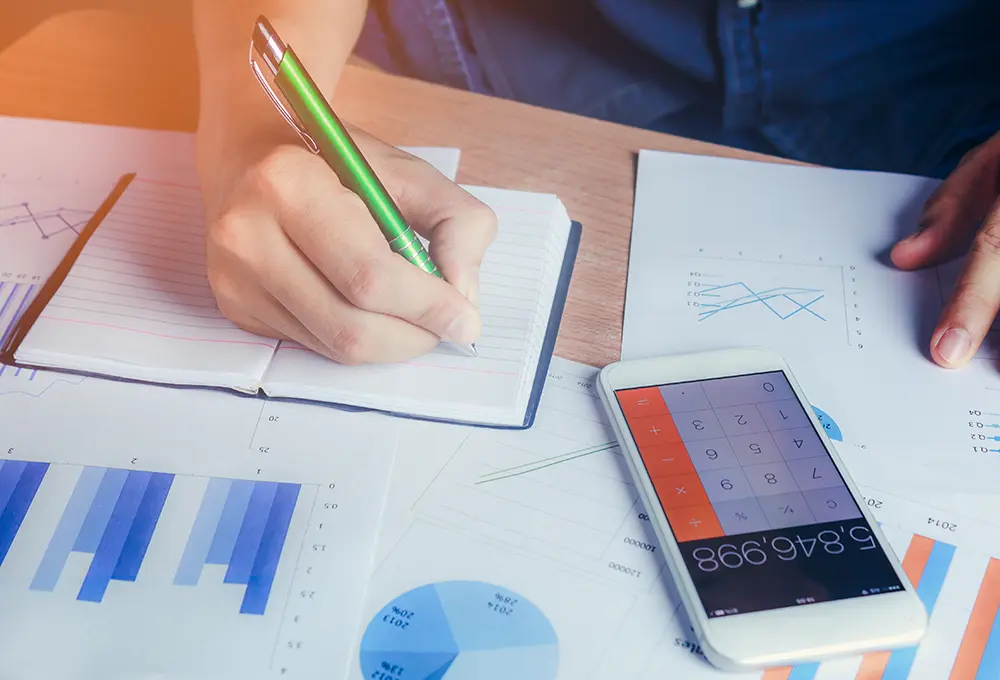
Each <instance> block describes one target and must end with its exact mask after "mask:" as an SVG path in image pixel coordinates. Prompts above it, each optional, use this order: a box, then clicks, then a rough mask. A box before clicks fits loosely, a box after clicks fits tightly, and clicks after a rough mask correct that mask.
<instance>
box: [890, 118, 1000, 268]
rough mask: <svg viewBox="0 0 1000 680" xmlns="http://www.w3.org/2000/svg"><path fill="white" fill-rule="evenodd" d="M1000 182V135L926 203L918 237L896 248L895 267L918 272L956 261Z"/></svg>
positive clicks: (973, 154) (974, 153) (965, 162)
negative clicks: (948, 261) (921, 269)
mask: <svg viewBox="0 0 1000 680" xmlns="http://www.w3.org/2000/svg"><path fill="white" fill-rule="evenodd" d="M998 179H1000V134H997V135H994V136H993V137H992V138H991V139H989V140H988V141H987V142H985V143H984V144H981V145H980V146H978V147H976V148H975V149H973V150H972V151H970V152H969V153H968V154H966V155H965V157H964V158H962V161H961V162H960V163H959V164H958V166H957V167H956V168H955V170H954V171H953V172H952V173H951V175H949V176H948V178H947V179H946V180H945V181H944V183H943V184H941V186H939V187H938V189H937V190H936V191H935V192H934V193H933V194H931V196H930V198H928V199H927V202H926V203H925V204H924V209H923V212H922V214H921V216H920V224H919V228H918V230H917V231H916V233H914V234H912V235H910V236H907V237H906V238H904V239H902V240H901V241H899V242H898V243H897V244H896V245H895V246H894V247H893V249H892V253H891V257H892V261H893V264H895V265H896V266H897V267H899V268H900V269H919V268H921V267H926V266H929V265H933V264H938V263H940V262H943V261H946V260H948V259H951V258H953V257H955V256H957V255H959V254H961V253H963V252H965V251H966V250H968V248H969V244H970V242H971V240H972V238H973V237H974V236H975V233H976V231H977V230H978V228H979V225H980V223H981V222H982V221H983V220H984V219H985V218H986V214H987V212H988V211H989V209H990V206H992V205H993V202H994V200H996V196H997V182H998Z"/></svg>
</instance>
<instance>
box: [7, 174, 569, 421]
mask: <svg viewBox="0 0 1000 680" xmlns="http://www.w3.org/2000/svg"><path fill="white" fill-rule="evenodd" d="M465 188H466V190H467V191H469V192H470V193H471V194H473V195H474V196H476V197H477V198H479V199H480V200H481V201H483V202H484V203H486V204H487V205H489V206H490V207H491V208H492V209H493V210H494V212H495V213H496V215H497V219H498V224H499V229H498V234H497V237H496V238H495V240H494V241H493V243H492V244H491V246H490V247H489V249H488V251H487V253H486V255H485V257H484V259H483V263H482V266H481V270H480V297H479V309H480V313H481V316H482V322H483V332H482V335H481V336H480V339H479V340H478V341H477V342H476V346H477V349H478V351H479V356H478V357H470V356H466V355H464V354H462V353H461V352H460V351H458V350H456V349H454V348H452V347H451V345H449V344H448V343H441V344H439V345H438V347H436V348H435V349H434V350H433V351H431V352H429V353H428V354H426V355H424V356H421V357H419V358H417V359H414V360H412V361H407V362H401V363H396V364H390V365H363V366H345V365H343V364H338V363H336V362H333V361H331V360H329V359H327V358H325V357H323V356H321V355H319V354H316V353H314V352H312V351H311V350H309V349H307V348H305V347H303V346H301V345H298V344H297V343H294V342H287V341H277V340H274V339H271V338H266V337H261V336H258V335H255V334H253V333H249V332H247V331H244V330H243V329H241V328H239V327H237V326H236V325H235V324H233V323H232V322H230V321H229V320H228V319H226V318H225V317H224V316H223V315H222V313H221V312H220V311H219V309H218V307H217V306H216V302H215V298H214V296H213V294H212V290H211V288H210V286H209V282H208V276H207V270H206V264H205V256H204V247H203V243H204V229H205V223H204V215H203V210H202V200H201V194H200V191H199V189H198V188H197V187H196V186H193V185H192V186H186V185H183V184H171V183H164V182H160V181H155V180H151V179H146V178H143V177H140V176H137V175H134V174H130V175H126V176H125V177H123V178H122V179H121V181H120V182H119V183H118V184H117V186H116V187H115V189H114V190H113V191H112V192H111V194H110V195H109V196H108V198H107V200H105V202H104V203H103V205H102V206H101V208H100V209H99V210H98V211H97V212H96V213H95V214H94V217H93V219H91V221H90V222H89V223H88V225H87V227H86V228H85V229H84V230H83V231H82V233H81V235H80V238H79V239H78V241H77V242H76V243H75V244H74V245H73V247H72V248H71V249H70V251H69V253H67V255H66V258H65V259H64V260H63V262H62V263H61V265H60V267H59V268H58V269H57V271H56V272H55V273H54V274H53V275H52V277H51V278H50V279H49V281H48V282H47V284H46V286H45V287H44V288H43V289H42V291H41V292H40V293H39V295H38V296H37V298H36V299H35V301H34V302H33V304H32V306H31V307H30V308H29V309H28V310H26V312H25V314H24V315H23V316H22V318H21V321H20V322H19V323H18V325H17V326H16V327H15V329H14V332H13V333H11V334H10V335H9V336H8V340H7V341H6V343H5V344H4V346H3V348H2V354H3V361H4V363H8V364H12V365H17V366H24V367H31V368H49V369H55V370H62V371H67V372H79V373H84V374H87V375H96V376H103V377H108V378H116V379H123V380H133V381H142V382H150V383H159V384H166V385H176V386H187V387H204V388H225V389H230V390H235V391H239V392H243V393H249V394H259V395H261V396H266V397H271V398H279V399H294V400H304V401H311V402H322V403H326V404H330V405H336V406H339V407H347V408H358V409H366V410H378V411H385V412H388V413H392V414H395V415H400V416H407V417H414V418H421V419H429V420H440V421H446V422H457V423H467V424H471V425H482V426H492V427H508V428H527V427H530V426H531V424H532V423H533V420H534V414H535V410H536V408H537V406H538V401H539V399H540V397H541V392H542V388H543V385H544V383H545V376H546V373H547V371H548V364H549V361H550V359H551V355H552V351H553V348H554V345H555V340H556V335H557V334H558V329H559V323H560V320H561V318H562V311H563V306H564V302H565V299H566V294H567V291H568V288H569V281H570V278H571V275H572V270H573V265H574V262H575V259H576V252H577V249H578V245H579V241H580V233H581V225H580V224H579V223H578V222H575V221H572V220H570V218H569V216H568V214H567V212H566V209H565V207H564V206H563V204H562V203H561V202H560V200H559V199H558V198H557V197H556V196H554V195H551V194H542V193H532V192H523V191H513V190H506V189H495V188H487V187H465Z"/></svg>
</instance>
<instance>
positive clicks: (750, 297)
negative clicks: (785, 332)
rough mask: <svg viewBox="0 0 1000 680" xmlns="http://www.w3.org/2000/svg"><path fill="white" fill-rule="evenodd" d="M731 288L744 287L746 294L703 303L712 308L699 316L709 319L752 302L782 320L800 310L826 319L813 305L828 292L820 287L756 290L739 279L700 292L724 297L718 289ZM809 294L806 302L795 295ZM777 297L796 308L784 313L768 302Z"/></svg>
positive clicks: (707, 295) (706, 295)
mask: <svg viewBox="0 0 1000 680" xmlns="http://www.w3.org/2000/svg"><path fill="white" fill-rule="evenodd" d="M730 288H742V289H744V290H746V291H747V293H746V294H745V295H740V296H739V297H736V298H733V299H731V300H729V301H727V302H725V303H720V304H715V303H708V304H702V305H701V306H702V307H710V308H711V309H709V310H707V311H704V312H699V314H698V316H699V318H700V319H701V320H704V319H707V318H709V317H711V316H714V315H716V314H718V313H720V312H724V311H726V310H728V309H736V308H737V307H745V306H747V305H752V304H758V303H759V304H761V305H763V306H765V307H767V309H768V310H770V311H771V313H772V314H774V315H775V316H776V317H778V318H779V319H781V320H782V321H784V320H786V319H789V318H791V317H793V316H795V315H796V314H798V313H799V312H806V313H808V314H812V315H813V316H815V317H816V318H817V319H819V320H820V321H826V319H824V318H823V317H822V316H820V315H819V314H818V313H816V311H815V310H813V309H811V307H812V306H813V305H814V304H816V303H817V302H819V301H820V300H822V299H823V298H824V297H825V296H826V294H825V293H824V292H823V291H822V290H820V289H818V288H793V287H790V286H779V287H777V288H769V289H767V290H762V291H759V292H758V291H755V290H753V289H752V288H751V287H750V286H748V285H747V284H745V283H743V282H742V281H737V282H735V283H727V284H725V285H721V286H710V287H707V288H705V289H704V290H703V291H701V292H700V293H699V297H722V296H721V295H719V294H718V293H717V292H716V291H722V290H726V289H730ZM802 295H808V296H809V297H811V298H812V299H811V300H809V301H808V302H806V303H804V304H803V303H802V302H799V301H798V300H797V299H795V297H793V296H802ZM776 298H781V299H785V300H787V301H789V302H791V303H792V304H793V305H795V309H793V310H792V311H791V312H788V313H787V314H782V313H781V312H779V311H778V310H777V309H775V307H774V306H773V305H771V304H769V303H768V300H774V299H776Z"/></svg>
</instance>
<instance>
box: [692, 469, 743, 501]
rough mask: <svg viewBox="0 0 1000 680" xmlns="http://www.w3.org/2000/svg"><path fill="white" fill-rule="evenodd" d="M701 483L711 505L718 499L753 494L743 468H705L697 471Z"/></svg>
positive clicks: (729, 498) (726, 499) (731, 498)
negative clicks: (703, 470) (702, 470)
mask: <svg viewBox="0 0 1000 680" xmlns="http://www.w3.org/2000/svg"><path fill="white" fill-rule="evenodd" d="M698 477H699V478H700V479H701V485H702V486H703V487H704V488H705V493H706V494H707V495H708V500H710V501H712V505H715V504H716V503H718V502H720V501H731V500H736V499H738V498H750V497H751V496H753V495H754V492H753V489H751V488H750V482H748V481H747V477H746V475H745V474H743V468H738V467H732V468H723V469H722V470H706V471H705V472H699V473H698Z"/></svg>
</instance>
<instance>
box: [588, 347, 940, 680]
mask: <svg viewBox="0 0 1000 680" xmlns="http://www.w3.org/2000/svg"><path fill="white" fill-rule="evenodd" d="M599 384H600V390H599V391H600V393H601V397H602V400H603V402H604V405H605V408H606V409H607V411H608V413H609V415H610V419H611V422H612V424H613V426H614V429H615V432H616V434H617V437H618V441H619V444H620V447H621V450H622V453H623V454H624V457H625V459H626V460H627V461H628V465H629V468H630V470H631V473H632V475H633V478H634V480H635V483H636V488H637V489H638V491H639V495H640V498H641V499H642V501H643V502H644V504H645V507H646V511H647V514H648V515H649V519H650V522H651V523H652V525H653V527H654V529H655V531H656V535H657V538H658V539H659V541H660V544H661V547H662V550H663V553H664V556H665V559H666V561H667V566H668V568H669V569H670V571H671V573H672V575H673V578H674V581H675V583H676V585H677V590H678V591H679V593H680V596H681V598H682V600H683V604H684V606H685V609H686V610H687V613H688V618H689V619H690V621H691V625H692V626H693V628H694V629H695V633H696V634H697V635H698V638H699V643H700V644H701V646H702V649H703V651H704V653H705V655H706V657H707V658H708V660H709V662H710V663H712V664H713V665H715V666H716V667H718V668H721V669H725V670H749V669H759V668H766V667H769V666H783V665H786V664H795V663H801V662H808V661H819V660H823V659H827V658H831V657H836V656H841V655H845V654H855V653H863V652H867V651H874V650H889V649H895V648H900V647H907V646H911V645H914V644H916V643H917V642H918V641H919V640H920V638H921V637H922V636H923V634H924V630H925V629H926V625H927V614H926V610H925V609H924V606H923V604H922V603H921V601H920V599H919V598H918V597H917V594H916V591H915V589H914V587H913V585H912V584H911V583H910V582H909V580H908V579H907V577H906V574H905V572H904V571H903V569H902V566H901V565H900V563H899V560H898V559H897V558H896V556H895V554H894V553H893V551H892V549H891V548H890V547H889V545H888V543H887V542H886V541H885V539H884V538H883V535H882V533H881V531H880V530H879V527H878V524H877V523H876V522H875V520H874V519H873V517H872V516H871V514H870V512H869V511H868V509H867V507H866V504H865V503H864V502H862V501H861V496H860V494H859V493H858V490H857V488H856V487H855V485H854V483H853V482H852V481H851V479H850V477H849V475H848V473H847V471H846V470H845V469H844V466H843V464H842V463H841V461H840V458H839V457H838V456H837V452H836V449H834V447H833V445H832V443H831V442H830V440H829V438H828V437H827V435H826V432H825V431H824V429H823V427H822V426H821V425H820V423H819V421H818V420H817V418H816V415H815V413H814V412H813V410H812V408H811V407H810V406H809V402H808V401H807V400H806V398H805V396H804V395H803V392H802V390H801V389H800V387H799V385H798V384H797V383H796V381H795V379H794V378H793V377H792V374H791V371H789V369H788V366H787V365H786V363H785V362H784V360H783V359H782V358H781V356H779V355H777V354H775V353H773V352H770V351H767V350H758V349H733V350H723V351H715V352H706V353H698V354H689V355H681V356H673V357H663V358H653V359H643V360H635V361H624V362H618V363H614V364H611V365H609V366H607V367H606V368H604V369H603V370H602V371H601V372H600V380H599Z"/></svg>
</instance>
